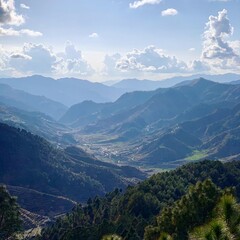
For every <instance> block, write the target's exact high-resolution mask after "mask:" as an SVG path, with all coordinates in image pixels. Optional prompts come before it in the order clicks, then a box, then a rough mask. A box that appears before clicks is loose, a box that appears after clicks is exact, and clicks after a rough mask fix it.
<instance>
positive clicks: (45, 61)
mask: <svg viewBox="0 0 240 240" xmlns="http://www.w3.org/2000/svg"><path fill="white" fill-rule="evenodd" d="M56 62H57V58H56V56H55V54H54V53H53V52H52V50H51V49H50V48H48V47H46V46H45V45H43V44H32V43H28V44H25V45H24V46H23V49H22V51H21V52H17V53H12V54H11V59H10V62H9V64H10V66H11V67H13V68H14V69H16V70H17V71H19V72H24V73H31V74H49V73H52V72H53V70H54V65H55V63H56Z"/></svg>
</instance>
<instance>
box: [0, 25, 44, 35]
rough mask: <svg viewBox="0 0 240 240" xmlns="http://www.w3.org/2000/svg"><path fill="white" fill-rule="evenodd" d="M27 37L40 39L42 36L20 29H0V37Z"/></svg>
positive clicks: (38, 33)
mask: <svg viewBox="0 0 240 240" xmlns="http://www.w3.org/2000/svg"><path fill="white" fill-rule="evenodd" d="M23 35H25V36H29V37H40V36H42V33H40V32H36V31H33V30H30V29H21V30H15V29H13V28H2V27H0V36H14V37H18V36H23Z"/></svg>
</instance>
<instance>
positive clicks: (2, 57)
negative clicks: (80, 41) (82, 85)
mask: <svg viewBox="0 0 240 240" xmlns="http://www.w3.org/2000/svg"><path fill="white" fill-rule="evenodd" d="M3 73H4V76H6V74H5V73H7V74H8V76H15V75H17V76H24V75H30V74H42V75H46V76H58V77H59V76H61V77H62V76H68V77H80V76H90V75H92V74H93V73H94V70H93V69H92V67H91V66H90V65H89V64H88V62H87V61H86V60H85V59H84V58H83V56H82V53H81V51H79V50H77V49H76V48H75V46H74V45H73V44H72V43H70V42H68V43H67V44H66V47H65V51H64V52H62V53H55V52H54V51H53V49H52V48H51V47H47V46H45V45H43V44H33V43H25V44H24V46H23V47H22V48H19V49H18V50H15V51H7V50H5V49H4V48H2V47H1V46H0V75H1V76H3Z"/></svg>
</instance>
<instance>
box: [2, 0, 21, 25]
mask: <svg viewBox="0 0 240 240" xmlns="http://www.w3.org/2000/svg"><path fill="white" fill-rule="evenodd" d="M24 22H25V20H24V18H23V16H22V15H19V14H17V12H16V9H15V5H14V0H0V25H15V26H19V25H21V24H23V23H24Z"/></svg>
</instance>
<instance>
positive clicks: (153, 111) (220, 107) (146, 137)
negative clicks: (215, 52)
mask: <svg viewBox="0 0 240 240" xmlns="http://www.w3.org/2000/svg"><path fill="white" fill-rule="evenodd" d="M239 104H240V85H239V84H226V83H224V84H220V83H216V82H212V81H209V80H205V79H203V78H200V79H196V80H192V81H187V82H184V83H182V84H178V85H176V86H175V87H171V88H165V89H157V90H155V91H149V92H146V91H145V92H133V93H127V94H124V95H123V96H122V97H121V98H119V99H118V100H117V101H115V102H113V103H109V104H104V105H102V104H101V105H100V104H96V103H89V104H87V103H81V104H78V105H74V106H73V107H71V108H70V109H69V110H68V111H67V112H66V114H65V115H64V116H63V118H62V119H61V120H60V121H62V122H63V123H65V124H69V125H70V126H71V127H75V128H78V129H80V132H81V133H82V134H83V135H90V136H91V135H93V136H94V135H97V134H100V135H102V136H103V137H102V138H103V139H108V141H107V142H106V141H105V142H102V143H101V141H100V142H96V141H95V143H96V146H99V148H101V144H102V146H103V145H104V144H106V145H105V148H107V147H108V148H109V149H110V150H109V152H114V151H113V149H114V147H113V146H114V145H115V146H116V149H117V148H118V147H117V145H118V144H124V145H125V148H124V147H123V148H124V150H122V151H121V152H122V153H124V158H126V159H127V158H128V159H134V162H135V163H136V164H140V163H144V164H146V165H151V166H157V165H161V166H162V167H163V166H164V164H166V163H167V165H166V167H169V162H172V163H173V162H175V163H176V161H178V160H184V161H185V160H186V161H187V160H190V159H195V158H197V159H198V158H199V159H200V158H205V157H212V158H231V157H236V158H238V157H239V153H240V152H239V151H236V149H235V150H231V151H226V152H225V155H223V154H221V152H222V151H223V150H221V149H224V148H226V146H228V145H231V144H234V146H238V144H239V143H238V141H239V140H238V139H239V137H238V134H237V133H238V129H239V127H240V122H239V120H238V114H239ZM86 106H87V107H86ZM91 106H94V107H92V108H91ZM85 107H86V108H87V112H86V111H84V109H85ZM87 122H88V123H90V124H86V123H87ZM199 133H204V134H202V135H201V134H199ZM235 133H236V134H235ZM218 138H219V139H225V141H223V142H222V143H220V142H219V141H218V144H217V139H218ZM98 139H99V138H98ZM91 140H92V141H94V137H93V138H92V139H91V138H90V140H89V141H91ZM96 146H95V147H96ZM99 152H100V151H99ZM122 153H119V156H118V158H119V159H120V158H121V157H123V155H122ZM120 156H121V157H120ZM116 158H117V157H116ZM181 163H182V162H181V161H180V162H179V164H181Z"/></svg>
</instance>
